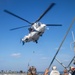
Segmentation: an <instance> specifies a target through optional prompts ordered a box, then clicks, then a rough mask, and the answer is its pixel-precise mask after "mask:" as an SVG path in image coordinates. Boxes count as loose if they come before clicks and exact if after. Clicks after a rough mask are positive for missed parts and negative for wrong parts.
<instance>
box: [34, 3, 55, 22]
mask: <svg viewBox="0 0 75 75" xmlns="http://www.w3.org/2000/svg"><path fill="white" fill-rule="evenodd" d="M54 5H55V3H52V4H51V5H50V6H49V7H48V8H47V9H46V10H45V12H44V13H43V14H42V15H41V16H40V17H39V18H38V19H37V20H36V21H35V22H38V21H39V20H41V18H42V17H43V16H44V15H45V14H46V13H47V12H48V11H49V10H50V9H51V8H52V7H53V6H54Z"/></svg>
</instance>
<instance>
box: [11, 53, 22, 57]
mask: <svg viewBox="0 0 75 75" xmlns="http://www.w3.org/2000/svg"><path fill="white" fill-rule="evenodd" d="M11 56H12V57H21V53H13V54H11Z"/></svg>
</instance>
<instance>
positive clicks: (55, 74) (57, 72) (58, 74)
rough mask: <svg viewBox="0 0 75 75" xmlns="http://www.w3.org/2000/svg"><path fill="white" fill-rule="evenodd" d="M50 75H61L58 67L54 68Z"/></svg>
mask: <svg viewBox="0 0 75 75" xmlns="http://www.w3.org/2000/svg"><path fill="white" fill-rule="evenodd" d="M50 75H60V72H59V71H58V70H57V67H56V66H53V67H52V71H51V72H50Z"/></svg>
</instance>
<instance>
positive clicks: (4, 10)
mask: <svg viewBox="0 0 75 75" xmlns="http://www.w3.org/2000/svg"><path fill="white" fill-rule="evenodd" d="M4 12H6V13H8V14H10V15H13V16H15V17H17V18H19V19H21V20H23V21H25V22H27V23H29V24H32V23H31V22H29V21H27V20H26V19H23V18H21V17H19V16H18V15H16V14H14V13H12V12H10V11H8V10H4Z"/></svg>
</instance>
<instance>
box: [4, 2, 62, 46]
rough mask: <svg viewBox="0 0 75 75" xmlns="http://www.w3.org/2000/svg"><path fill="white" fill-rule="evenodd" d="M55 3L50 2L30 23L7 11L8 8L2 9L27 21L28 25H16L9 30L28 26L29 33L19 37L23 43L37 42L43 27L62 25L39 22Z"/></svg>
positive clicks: (43, 30)
mask: <svg viewBox="0 0 75 75" xmlns="http://www.w3.org/2000/svg"><path fill="white" fill-rule="evenodd" d="M54 5H55V3H51V4H50V5H49V7H48V8H47V9H46V10H45V11H44V13H43V14H42V15H41V16H40V17H39V18H38V19H37V20H36V21H35V22H34V23H31V22H29V21H28V20H26V19H24V18H22V17H20V16H18V15H16V14H14V13H12V12H10V11H8V10H6V9H5V10H4V12H6V13H8V14H10V15H12V16H15V17H17V18H19V19H21V20H23V21H25V22H27V23H29V24H30V25H28V26H21V27H16V28H12V29H10V30H16V29H20V28H24V27H29V28H28V30H29V33H28V35H26V36H24V38H22V39H21V41H22V43H23V45H24V43H26V42H30V41H33V42H36V43H38V39H39V37H40V36H42V35H43V33H44V32H45V29H46V26H62V25H61V24H43V23H41V22H39V21H40V20H41V19H42V18H43V16H44V15H45V14H46V13H47V12H48V11H49V10H50V9H51V8H52V7H53V6H54Z"/></svg>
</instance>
